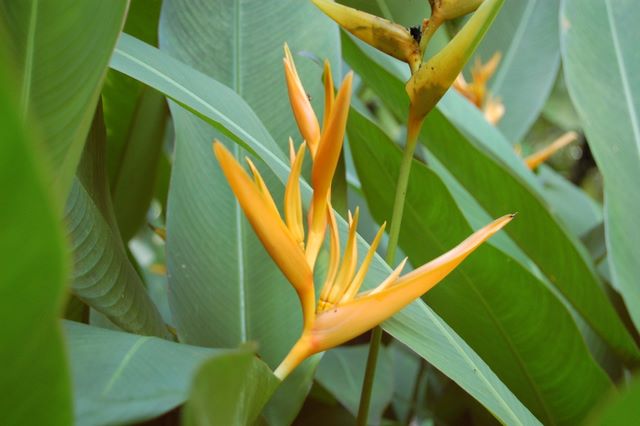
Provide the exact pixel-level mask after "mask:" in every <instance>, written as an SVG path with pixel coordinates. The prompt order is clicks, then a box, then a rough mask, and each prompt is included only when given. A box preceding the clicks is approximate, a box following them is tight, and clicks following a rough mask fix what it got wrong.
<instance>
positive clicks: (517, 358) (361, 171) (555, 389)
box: [348, 110, 610, 424]
mask: <svg viewBox="0 0 640 426" xmlns="http://www.w3.org/2000/svg"><path fill="white" fill-rule="evenodd" d="M348 132H349V142H350V146H351V148H352V149H353V155H354V160H355V164H356V168H357V170H358V176H359V177H360V180H361V182H362V186H363V190H364V193H365V195H366V198H367V200H368V204H369V207H370V209H371V211H372V213H373V215H374V217H376V219H377V220H378V222H382V221H383V220H385V219H386V218H388V217H390V215H391V210H392V205H393V198H394V197H393V188H394V187H395V182H396V180H397V174H398V169H399V166H400V158H401V152H400V150H399V149H397V148H396V147H395V146H394V144H393V142H392V141H391V140H390V139H389V138H388V137H387V136H386V135H385V134H384V133H382V131H380V130H379V129H378V128H377V127H375V125H374V124H373V123H371V122H369V121H368V120H367V119H366V118H364V117H363V116H362V115H360V114H358V113H357V112H356V111H353V110H352V111H351V114H350V119H349V125H348ZM503 213H508V211H505V212H503ZM521 220H526V218H524V217H522V216H519V217H517V218H516V219H515V220H514V222H517V221H521ZM402 223H403V228H402V231H401V233H400V247H401V248H402V249H403V250H404V252H405V253H406V254H407V255H408V256H409V259H410V261H411V263H412V264H413V265H414V266H416V267H417V266H418V265H422V264H424V263H426V262H428V261H429V260H430V259H432V258H434V257H436V256H438V255H440V254H442V253H444V252H445V251H446V250H448V249H450V248H452V247H454V246H455V245H456V244H457V243H458V242H460V241H462V240H463V239H464V238H466V236H468V235H470V234H471V233H472V232H473V230H472V229H471V227H470V226H469V225H468V224H467V221H466V220H465V218H464V215H463V214H462V212H461V211H460V210H459V208H458V206H457V205H456V202H455V200H454V199H453V197H452V196H451V194H450V193H449V190H448V189H447V187H446V186H445V185H444V183H443V182H442V181H441V180H440V178H439V177H438V176H437V175H436V173H435V172H434V171H433V170H432V169H430V168H428V167H426V166H425V165H424V164H422V163H419V162H418V161H414V163H413V166H412V171H411V176H410V181H409V187H408V190H407V201H406V205H405V213H404V217H403V222H402ZM512 225H513V223H511V224H509V225H508V226H507V227H509V226H512ZM416 236H419V237H416ZM425 299H426V300H427V302H428V303H429V305H430V306H431V307H432V308H433V309H434V310H435V311H436V312H437V313H438V314H439V315H440V316H441V317H442V318H443V319H444V320H445V321H447V323H448V324H450V325H451V326H452V327H453V328H454V329H455V330H456V332H457V333H458V334H460V336H462V337H463V338H464V339H465V341H466V342H467V343H469V344H470V345H471V347H473V348H474V350H475V351H476V352H477V353H478V354H479V355H480V356H481V357H482V358H483V359H484V360H485V361H486V362H487V363H488V364H489V366H491V368H492V370H493V371H495V372H496V374H497V375H498V376H499V377H500V378H501V379H502V381H503V382H504V383H505V384H506V385H507V386H509V388H510V389H511V390H512V391H513V392H514V393H515V394H516V396H518V398H519V399H520V400H521V401H522V402H523V403H524V404H525V405H526V406H527V407H528V408H529V409H530V410H531V411H532V412H533V413H534V414H535V415H536V416H537V417H538V419H540V420H541V421H542V422H543V423H544V424H571V423H575V422H577V421H579V420H580V419H581V418H583V417H584V416H585V414H586V413H587V412H588V410H589V409H590V407H591V405H592V404H593V403H594V402H595V401H596V400H597V399H598V398H599V397H600V396H601V395H602V394H604V393H605V392H606V391H607V390H608V389H609V388H610V382H609V380H608V378H607V376H606V374H605V373H604V372H603V371H602V370H601V369H600V368H599V367H598V366H597V364H596V363H595V362H594V361H593V359H592V358H591V355H590V354H589V352H588V350H587V347H586V345H585V344H584V342H583V340H582V337H581V336H580V332H579V331H578V328H577V327H576V326H575V324H574V322H573V320H572V318H571V316H570V315H569V313H568V312H567V311H566V309H565V308H564V306H563V305H562V303H561V302H560V301H559V300H558V299H557V298H556V297H555V296H554V295H553V294H552V293H551V292H550V291H549V290H548V289H547V287H546V286H545V284H544V283H543V282H542V281H541V280H539V279H538V278H537V277H536V276H534V275H533V274H532V273H531V272H530V270H529V269H528V268H526V267H525V266H523V265H521V264H520V263H519V262H518V261H517V260H516V259H515V258H513V257H511V256H510V255H509V254H508V253H507V252H503V251H502V250H500V249H498V248H496V247H494V246H493V245H492V243H487V244H484V245H483V246H481V247H479V248H478V249H477V250H476V251H475V252H474V253H473V254H472V255H470V256H469V258H468V259H467V260H465V261H464V263H462V265H460V266H459V267H458V268H456V270H455V271H453V272H452V273H451V274H449V276H448V277H447V278H445V280H444V281H443V282H442V283H440V284H439V285H438V286H437V287H436V288H434V289H432V290H431V291H429V293H428V294H427V295H426V297H425ZM532 300H535V301H536V303H535V304H532V303H531V301H532ZM544 324H547V326H545V325H544ZM548 347H553V348H555V351H549V350H548ZM556 351H557V352H556ZM558 352H560V353H563V354H565V356H564V357H558V356H557V353H558ZM568 357H571V358H568ZM567 393H571V394H573V395H579V396H576V398H573V399H571V400H567V399H564V398H562V397H561V396H562V395H566V394H567Z"/></svg>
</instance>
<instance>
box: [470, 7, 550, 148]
mask: <svg viewBox="0 0 640 426" xmlns="http://www.w3.org/2000/svg"><path fill="white" fill-rule="evenodd" d="M558 9H559V1H558V0H551V1H549V0H524V1H508V2H505V5H504V7H503V8H502V10H501V11H500V14H499V15H498V17H497V18H496V20H495V21H494V23H493V24H492V25H491V29H489V31H488V32H487V34H486V35H485V37H484V39H483V41H482V43H480V46H479V47H478V50H477V53H476V58H481V60H482V61H484V62H486V61H488V60H489V58H491V56H492V55H493V54H494V53H495V52H500V53H501V54H502V60H501V61H500V65H499V66H498V69H497V71H496V73H495V75H494V76H493V78H492V79H491V80H490V82H489V92H490V93H491V95H492V96H494V97H498V98H500V100H501V101H502V103H503V104H504V106H505V108H506V112H505V115H504V117H503V118H502V120H500V122H499V123H498V128H499V129H500V130H501V131H502V133H504V135H505V136H506V138H507V139H508V140H509V141H510V142H511V143H516V142H518V141H520V140H521V139H522V138H523V137H524V135H525V134H526V133H527V130H529V128H530V127H531V125H532V124H533V123H534V121H535V120H536V119H537V118H538V116H539V115H540V112H541V111H542V108H543V106H544V104H545V101H546V100H547V97H548V96H549V93H550V92H551V88H552V87H553V83H554V82H555V79H556V75H557V73H558V67H559V66H560V46H559V38H558ZM470 65H471V66H472V65H473V61H470Z"/></svg>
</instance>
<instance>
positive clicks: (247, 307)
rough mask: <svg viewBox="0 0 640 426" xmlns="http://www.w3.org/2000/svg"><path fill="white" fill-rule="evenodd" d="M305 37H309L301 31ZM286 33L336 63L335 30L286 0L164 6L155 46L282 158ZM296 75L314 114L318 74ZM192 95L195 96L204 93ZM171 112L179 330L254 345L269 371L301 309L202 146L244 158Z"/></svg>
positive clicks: (172, 273)
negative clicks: (242, 105)
mask: <svg viewBox="0 0 640 426" xmlns="http://www.w3.org/2000/svg"><path fill="white" fill-rule="evenodd" d="M266 28H269V30H268V31H265V29H266ZM310 28H313V31H307V29H310ZM323 29H324V30H325V31H326V32H327V33H328V34H329V35H330V34H331V33H332V32H333V33H336V34H335V35H334V36H333V37H331V36H329V37H317V36H316V31H322V30H323ZM305 31H307V32H305ZM291 34H296V37H295V38H294V39H291V40H289V41H290V42H291V48H292V50H293V51H294V52H295V51H299V50H305V51H309V52H312V53H313V54H315V55H317V56H318V57H326V56H330V57H332V58H335V57H336V53H337V49H336V48H337V46H338V44H337V31H336V30H335V27H334V25H333V24H331V23H330V22H329V21H326V20H325V18H324V17H323V15H322V13H321V12H320V11H318V10H316V8H315V6H313V5H312V4H311V3H307V2H304V3H302V4H300V5H298V6H295V7H292V5H291V3H290V1H285V0H277V1H271V2H266V3H242V2H228V1H214V2H212V1H208V0H207V1H204V0H191V1H186V2H173V1H165V3H164V6H163V11H162V20H161V26H160V45H161V47H162V49H163V50H165V51H167V52H169V53H170V54H171V55H172V56H174V57H176V58H178V59H180V60H181V61H183V62H184V63H186V64H189V65H191V66H192V67H193V68H195V69H199V70H202V71H204V72H205V73H206V74H207V75H209V76H211V77H213V78H215V79H216V80H218V81H220V82H221V83H224V84H226V85H228V87H229V88H231V89H233V91H235V92H236V93H237V94H238V95H239V96H241V97H242V98H243V99H245V100H246V102H247V103H248V104H249V106H250V108H251V109H253V110H254V111H255V114H256V115H257V116H258V117H259V119H258V118H255V119H253V120H252V119H247V115H249V114H250V115H253V116H254V117H255V115H254V114H253V113H251V112H244V111H242V112H240V116H239V120H238V123H241V125H240V126H241V127H242V128H243V131H244V132H249V133H252V134H254V135H256V137H257V139H258V140H260V141H261V143H263V144H264V145H265V147H267V149H268V150H269V151H271V152H272V153H273V154H274V155H278V156H279V157H280V158H284V157H283V155H282V154H283V153H284V152H285V151H283V149H284V148H285V147H286V146H287V140H288V137H289V136H295V138H296V139H297V140H299V138H298V137H297V136H296V135H297V134H298V132H297V129H296V125H295V121H294V119H293V114H292V113H291V107H290V106H289V104H288V97H287V94H286V84H285V82H284V73H283V71H282V69H283V67H282V57H283V44H284V42H285V41H287V37H290V36H291ZM334 63H337V60H336V61H334ZM298 65H299V70H298V71H299V73H300V76H301V78H302V79H303V80H304V81H305V83H308V86H307V90H308V92H309V93H310V96H311V97H312V99H314V100H315V101H316V102H315V103H316V104H317V105H318V103H319V101H321V100H322V99H323V89H322V87H321V79H320V76H321V72H322V69H321V68H320V67H318V66H317V65H316V64H315V63H313V62H310V61H308V60H305V58H302V57H300V58H298ZM265 75H275V76H277V81H278V83H279V84H274V83H273V82H268V83H267V82H266V81H265ZM205 87H206V86H205ZM227 90H228V89H227ZM205 91H207V92H209V93H211V94H212V95H214V96H216V97H217V96H221V97H220V100H221V101H223V102H226V103H230V104H231V101H230V99H229V96H234V97H235V96H237V95H236V93H233V95H231V94H229V95H227V94H224V93H223V92H218V93H215V88H214V87H206V88H205ZM195 93H198V96H200V97H202V96H203V92H202V91H199V92H195ZM171 110H172V116H173V119H174V124H175V128H176V151H175V162H174V164H173V171H172V181H171V187H170V192H169V207H168V209H169V211H170V214H169V216H168V221H167V232H168V239H167V253H168V264H167V266H168V269H169V285H170V287H171V293H170V303H171V305H172V310H173V313H174V318H175V320H176V325H177V329H178V332H179V334H180V336H181V338H183V339H184V340H185V341H186V342H189V343H194V344H199V345H205V346H216V347H235V346H237V345H238V344H240V343H241V342H245V341H247V340H255V341H257V342H258V343H259V353H260V356H261V357H262V358H263V359H264V360H265V361H266V362H267V363H268V364H269V365H270V366H271V367H272V368H275V367H276V366H277V365H278V363H279V362H280V361H281V360H282V359H283V358H284V356H285V355H286V353H287V352H288V350H289V348H290V347H291V346H292V345H293V343H294V342H295V340H296V339H297V337H298V335H299V333H300V328H299V324H300V322H299V321H295V322H294V324H295V326H291V324H292V319H298V318H300V309H299V302H298V300H297V297H296V296H295V293H294V291H293V290H292V288H291V287H290V285H289V284H288V282H287V281H286V279H285V278H284V277H283V275H282V274H281V272H280V271H279V269H278V268H277V266H276V265H275V264H274V263H273V261H272V260H271V258H270V256H269V255H268V254H267V253H266V251H265V250H264V248H263V246H262V244H261V243H260V241H259V240H258V238H257V237H256V236H255V234H254V232H253V230H252V228H251V226H250V225H249V223H248V222H247V220H246V219H245V216H244V213H243V212H242V210H241V209H240V206H239V204H238V203H237V201H236V199H235V196H234V195H233V193H232V191H231V190H230V188H229V184H228V182H227V181H226V179H225V177H224V175H223V173H222V171H221V169H220V168H219V166H218V164H217V161H216V160H215V157H214V156H213V152H212V150H211V142H212V141H213V140H214V139H215V138H217V139H221V140H222V141H223V142H225V143H226V145H227V146H228V147H229V148H231V149H232V150H234V151H235V154H236V156H237V157H238V158H240V159H241V158H243V157H244V156H245V155H246V152H244V151H242V150H240V149H239V147H238V146H237V145H236V144H234V143H233V142H232V141H230V140H229V139H228V138H227V137H225V135H224V134H223V133H222V132H220V131H217V130H215V129H213V128H211V126H210V125H208V124H206V123H203V122H202V121H201V120H200V119H198V118H197V117H194V116H193V115H192V114H190V113H189V112H187V111H185V110H184V109H182V108H180V107H179V106H178V105H175V104H174V105H171ZM317 110H321V109H320V108H317ZM260 121H262V122H264V123H267V127H266V128H265V127H263V125H262V124H261V123H260ZM270 135H273V136H274V138H272V137H271V136H270ZM274 140H275V141H277V143H276V142H274ZM287 149H288V148H287ZM265 179H266V180H267V184H268V185H269V186H270V187H272V188H273V183H274V181H275V180H276V179H275V178H274V177H273V176H269V175H267V176H265ZM274 192H275V194H274V198H275V199H276V200H281V199H282V194H283V192H278V191H274Z"/></svg>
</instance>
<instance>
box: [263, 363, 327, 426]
mask: <svg viewBox="0 0 640 426" xmlns="http://www.w3.org/2000/svg"><path fill="white" fill-rule="evenodd" d="M321 359H322V354H317V355H315V356H312V357H311V358H308V359H307V360H305V361H304V362H303V363H302V364H301V365H300V366H299V367H298V368H296V369H295V370H294V371H293V372H292V373H291V374H290V375H288V376H287V377H286V378H285V379H284V381H283V382H282V383H281V384H280V386H278V389H276V391H275V392H274V394H273V396H272V397H271V399H270V400H269V402H268V403H267V405H266V406H265V407H264V409H263V410H262V416H263V417H264V419H265V421H266V422H267V423H269V424H270V425H273V426H278V425H290V424H291V423H293V421H294V419H295V418H296V416H297V415H298V412H299V411H300V409H301V408H302V405H303V404H304V402H305V399H306V398H307V394H308V393H309V390H310V389H311V385H312V384H313V377H314V375H315V373H316V369H317V367H318V363H319V362H320V360H321Z"/></svg>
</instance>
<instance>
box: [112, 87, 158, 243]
mask: <svg viewBox="0 0 640 426" xmlns="http://www.w3.org/2000/svg"><path fill="white" fill-rule="evenodd" d="M167 118H168V110H167V104H166V101H165V98H164V96H163V95H162V94H160V93H158V92H156V91H155V90H151V89H149V88H144V89H143V90H142V91H141V94H140V96H139V98H138V101H137V103H136V108H135V112H134V117H133V118H132V122H131V127H130V128H129V133H128V137H127V140H126V147H125V149H124V152H123V153H122V157H121V158H120V164H119V168H118V174H117V176H116V179H115V183H114V184H113V185H114V186H113V189H112V191H111V193H112V197H113V207H114V210H115V215H116V220H117V222H118V227H119V229H120V232H121V234H122V239H123V240H124V241H128V240H129V239H131V237H133V236H134V235H135V233H136V232H137V231H138V230H139V229H140V227H141V226H142V225H144V223H145V219H146V215H147V210H148V209H149V205H150V204H151V199H152V198H153V195H154V187H155V183H156V172H157V170H158V167H159V166H158V164H159V162H160V161H161V155H163V150H162V142H163V141H164V138H163V136H164V130H165V127H166V124H167Z"/></svg>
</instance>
